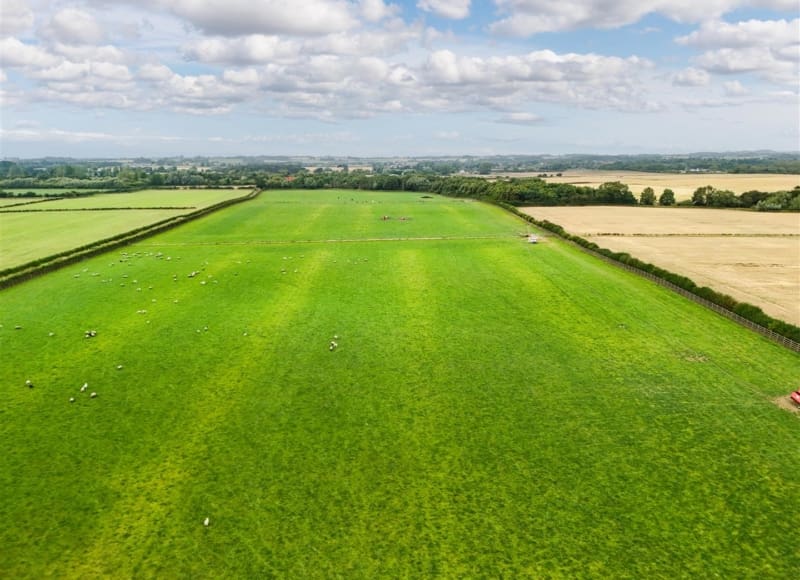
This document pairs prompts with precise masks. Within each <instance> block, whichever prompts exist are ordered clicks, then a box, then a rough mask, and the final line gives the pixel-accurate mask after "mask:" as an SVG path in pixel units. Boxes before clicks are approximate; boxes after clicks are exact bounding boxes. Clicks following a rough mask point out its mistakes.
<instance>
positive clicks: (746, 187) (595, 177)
mask: <svg viewBox="0 0 800 580" xmlns="http://www.w3.org/2000/svg"><path fill="white" fill-rule="evenodd" d="M531 175H532V176H535V175H536V174H531ZM546 181H549V182H551V183H571V184H573V185H589V186H591V187H597V186H599V185H601V184H603V183H607V182H609V181H621V182H622V183H625V184H627V185H628V187H630V189H631V191H632V192H633V193H635V194H636V195H639V194H640V193H641V192H642V190H643V189H644V188H645V187H652V188H653V189H654V190H655V192H656V195H660V194H661V192H662V191H664V189H665V188H670V189H671V190H672V191H674V192H675V199H676V200H677V201H681V200H684V199H690V198H691V197H692V194H693V193H694V191H695V190H696V189H697V188H698V187H703V186H706V185H711V186H713V187H715V188H717V189H727V190H730V191H732V192H734V193H735V194H737V195H738V194H741V193H744V192H745V191H752V190H758V191H770V192H772V191H783V190H787V189H792V188H794V187H795V186H797V185H800V175H769V174H763V173H645V172H642V171H588V170H573V171H565V172H563V173H562V175H561V177H548V178H547V179H546Z"/></svg>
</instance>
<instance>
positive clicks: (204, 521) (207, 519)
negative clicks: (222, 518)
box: [203, 518, 211, 527]
mask: <svg viewBox="0 0 800 580" xmlns="http://www.w3.org/2000/svg"><path fill="white" fill-rule="evenodd" d="M210 524H211V520H210V519H209V518H206V519H204V520H203V525H204V526H205V527H208V526H209V525H210Z"/></svg>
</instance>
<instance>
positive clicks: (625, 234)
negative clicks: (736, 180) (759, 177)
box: [522, 207, 800, 325]
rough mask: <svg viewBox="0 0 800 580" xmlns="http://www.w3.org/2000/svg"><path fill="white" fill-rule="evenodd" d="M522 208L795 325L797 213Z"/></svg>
mask: <svg viewBox="0 0 800 580" xmlns="http://www.w3.org/2000/svg"><path fill="white" fill-rule="evenodd" d="M522 211H524V212H525V213H527V214H529V215H532V216H534V217H535V218H537V219H546V220H550V221H551V222H554V223H557V224H559V225H561V226H563V227H564V228H565V229H566V230H567V231H568V232H570V233H573V234H576V235H579V236H582V237H584V238H587V239H591V240H592V241H593V242H595V243H596V244H597V245H599V246H601V247H604V248H608V249H610V250H613V251H616V252H628V253H629V254H631V255H633V256H636V257H637V258H639V259H640V260H644V261H646V262H651V263H653V264H656V265H658V266H660V267H662V268H665V269H667V270H670V271H673V272H676V273H678V274H683V275H684V276H688V277H689V278H691V279H692V280H694V282H695V283H696V284H699V285H701V286H710V287H711V288H714V289H715V290H717V291H719V292H724V293H725V294H729V295H731V296H733V297H734V298H736V299H737V300H739V301H743V302H749V303H751V304H755V305H756V306H759V307H760V308H761V309H762V310H764V312H766V313H767V314H769V315H770V316H774V317H776V318H780V319H781V320H785V321H787V322H790V323H792V324H796V325H800V215H798V214H796V213H794V214H792V213H780V214H778V213H758V212H749V211H736V210H721V209H699V208H648V207H529V208H522Z"/></svg>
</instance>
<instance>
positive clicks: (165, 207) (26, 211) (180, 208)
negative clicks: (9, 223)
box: [0, 205, 197, 213]
mask: <svg viewBox="0 0 800 580" xmlns="http://www.w3.org/2000/svg"><path fill="white" fill-rule="evenodd" d="M6 207H16V206H13V205H12V206H6ZM142 209H149V210H154V209H158V210H162V209H175V210H184V209H197V206H196V205H165V206H143V207H57V208H55V209H0V213H48V212H58V211H135V210H142Z"/></svg>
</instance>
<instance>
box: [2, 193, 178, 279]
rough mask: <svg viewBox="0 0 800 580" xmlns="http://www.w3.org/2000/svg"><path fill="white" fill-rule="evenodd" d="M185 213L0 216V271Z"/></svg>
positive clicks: (90, 213) (111, 212)
mask: <svg viewBox="0 0 800 580" xmlns="http://www.w3.org/2000/svg"><path fill="white" fill-rule="evenodd" d="M52 203H57V202H52ZM43 205H50V204H49V203H48V204H43ZM25 207H29V206H25ZM187 211H188V210H137V211H127V210H120V211H104V212H90V211H80V212H30V213H21V212H20V213H4V214H0V269H1V268H8V267H11V266H17V265H19V264H24V263H25V262H30V261H32V260H36V259H38V258H43V257H45V256H50V255H52V254H56V253H58V252H63V251H65V250H69V249H72V248H77V247H80V246H83V245H85V244H88V243H91V242H94V241H97V240H102V239H105V238H109V237H111V236H114V235H116V234H119V233H122V232H127V231H130V230H133V229H136V228H138V227H142V226H146V225H148V224H152V223H155V222H157V221H160V220H163V219H167V218H168V217H171V216H176V215H181V214H183V213H187Z"/></svg>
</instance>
